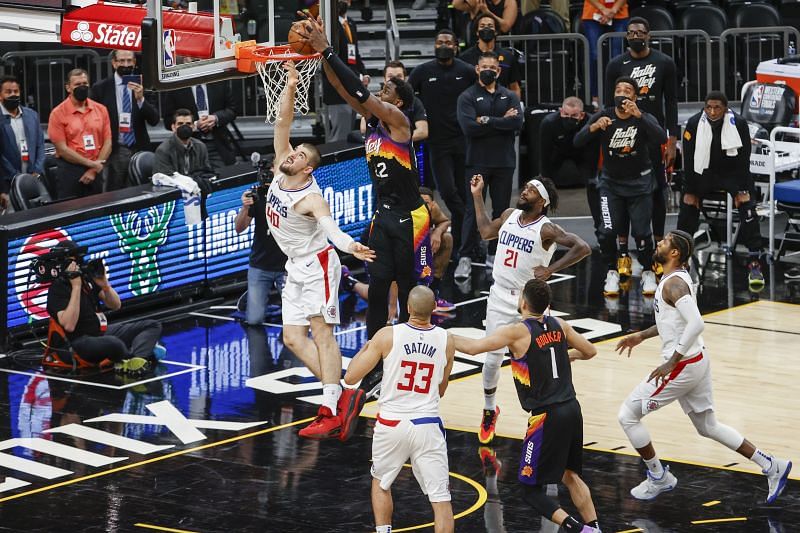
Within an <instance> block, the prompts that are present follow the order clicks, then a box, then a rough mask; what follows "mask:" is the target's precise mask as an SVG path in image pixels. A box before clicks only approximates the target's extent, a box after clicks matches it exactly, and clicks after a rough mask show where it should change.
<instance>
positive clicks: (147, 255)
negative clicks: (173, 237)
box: [109, 201, 175, 296]
mask: <svg viewBox="0 0 800 533" xmlns="http://www.w3.org/2000/svg"><path fill="white" fill-rule="evenodd" d="M174 210H175V202H174V201H173V202H167V203H165V204H162V205H160V206H152V207H149V208H148V209H147V211H146V212H144V214H142V213H140V212H139V211H129V212H127V213H118V214H114V215H111V216H110V217H109V219H110V220H111V225H112V226H113V227H114V231H115V232H116V233H117V236H118V237H119V247H120V250H122V251H123V252H125V253H126V254H128V255H129V256H130V258H131V277H130V281H129V283H128V288H129V289H130V290H131V292H132V293H133V295H134V296H141V295H143V294H150V293H152V292H155V291H156V290H158V285H159V284H160V283H161V272H160V271H159V268H158V256H157V254H158V247H159V246H161V245H162V244H164V243H165V242H167V235H168V233H169V231H168V230H167V225H168V224H169V221H170V220H171V219H172V213H173V211H174Z"/></svg>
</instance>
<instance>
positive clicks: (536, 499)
mask: <svg viewBox="0 0 800 533" xmlns="http://www.w3.org/2000/svg"><path fill="white" fill-rule="evenodd" d="M522 499H523V501H524V502H525V503H527V504H528V505H530V506H531V507H533V508H534V509H536V510H537V511H538V512H539V514H540V515H542V516H544V517H545V518H547V519H548V520H549V519H550V518H551V517H552V516H553V513H555V512H556V511H557V510H558V509H559V507H560V506H559V505H558V502H557V501H556V500H555V499H553V498H551V497H550V496H548V495H547V491H546V490H545V487H544V486H542V485H533V486H531V485H523V491H522Z"/></svg>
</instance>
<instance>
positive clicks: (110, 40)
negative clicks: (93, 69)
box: [61, 20, 142, 50]
mask: <svg viewBox="0 0 800 533" xmlns="http://www.w3.org/2000/svg"><path fill="white" fill-rule="evenodd" d="M61 42H62V43H63V44H75V45H79V46H87V45H91V46H97V47H100V48H122V49H125V50H141V48H142V31H141V27H139V26H126V25H125V24H107V23H98V22H87V21H85V20H81V21H77V20H64V22H63V24H62V26H61Z"/></svg>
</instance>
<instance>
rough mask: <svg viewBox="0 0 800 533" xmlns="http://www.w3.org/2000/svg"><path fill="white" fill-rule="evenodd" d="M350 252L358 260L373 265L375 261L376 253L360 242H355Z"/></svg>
mask: <svg viewBox="0 0 800 533" xmlns="http://www.w3.org/2000/svg"><path fill="white" fill-rule="evenodd" d="M348 251H349V252H350V253H351V254H353V255H354V256H355V257H356V258H357V259H361V260H362V261H366V262H368V263H372V261H374V260H375V252H374V251H373V250H372V249H370V248H369V247H367V246H364V245H363V244H361V243H360V242H355V241H353V244H351V245H350V249H349V250H348Z"/></svg>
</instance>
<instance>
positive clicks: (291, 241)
mask: <svg viewBox="0 0 800 533" xmlns="http://www.w3.org/2000/svg"><path fill="white" fill-rule="evenodd" d="M283 178H284V177H283V175H278V176H276V177H275V179H274V180H272V183H271V184H270V186H269V193H268V194H267V224H269V231H270V233H272V236H273V237H275V242H277V243H278V246H280V248H281V250H283V253H285V254H286V257H288V258H290V259H292V258H295V257H302V256H304V255H309V254H315V253H317V252H320V251H321V250H323V249H325V248H327V247H328V238H327V237H325V232H323V231H322V228H321V227H320V226H319V223H317V219H315V218H314V217H311V216H306V215H300V214H297V213H296V212H295V210H294V205H295V204H296V203H297V202H299V201H300V200H302V199H303V198H305V197H306V196H308V195H309V194H311V193H317V194H319V195H322V190H321V189H320V188H319V185H317V180H315V179H314V178H313V177H312V178H311V181H310V182H309V183H308V184H306V185H305V186H303V187H301V188H299V189H283V188H281V182H283Z"/></svg>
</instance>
